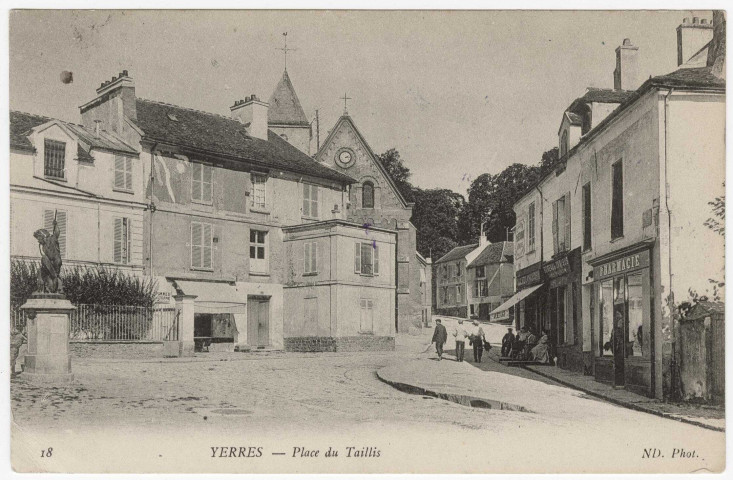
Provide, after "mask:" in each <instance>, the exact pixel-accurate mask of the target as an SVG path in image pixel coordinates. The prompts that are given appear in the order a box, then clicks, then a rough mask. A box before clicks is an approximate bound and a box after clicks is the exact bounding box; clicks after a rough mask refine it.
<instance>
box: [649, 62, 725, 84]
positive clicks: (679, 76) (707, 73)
mask: <svg viewBox="0 0 733 480" xmlns="http://www.w3.org/2000/svg"><path fill="white" fill-rule="evenodd" d="M648 81H649V82H651V83H652V84H653V85H657V86H665V87H686V88H711V87H712V88H725V79H723V78H719V77H716V76H715V75H713V74H712V72H711V69H710V67H698V68H680V69H679V70H675V71H674V72H672V73H668V74H666V75H659V76H657V77H652V78H650V79H649V80H648Z"/></svg>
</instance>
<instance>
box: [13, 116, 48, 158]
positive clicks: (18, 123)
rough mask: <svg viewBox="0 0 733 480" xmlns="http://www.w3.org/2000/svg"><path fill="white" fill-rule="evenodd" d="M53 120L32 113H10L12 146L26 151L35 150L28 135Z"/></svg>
mask: <svg viewBox="0 0 733 480" xmlns="http://www.w3.org/2000/svg"><path fill="white" fill-rule="evenodd" d="M51 120H53V119H52V118H49V117H44V116H41V115H33V114H32V113H25V112H17V111H14V110H11V111H10V146H11V147H14V148H21V149H25V150H33V144H32V143H31V141H30V140H29V139H28V134H29V133H30V131H31V130H32V129H34V128H35V127H37V126H38V125H43V124H44V123H46V122H50V121H51Z"/></svg>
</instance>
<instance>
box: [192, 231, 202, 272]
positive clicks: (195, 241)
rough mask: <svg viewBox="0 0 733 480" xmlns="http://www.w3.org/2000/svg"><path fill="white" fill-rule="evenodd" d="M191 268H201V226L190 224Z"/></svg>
mask: <svg viewBox="0 0 733 480" xmlns="http://www.w3.org/2000/svg"><path fill="white" fill-rule="evenodd" d="M191 266H192V267H195V268H201V224H200V223H192V224H191Z"/></svg>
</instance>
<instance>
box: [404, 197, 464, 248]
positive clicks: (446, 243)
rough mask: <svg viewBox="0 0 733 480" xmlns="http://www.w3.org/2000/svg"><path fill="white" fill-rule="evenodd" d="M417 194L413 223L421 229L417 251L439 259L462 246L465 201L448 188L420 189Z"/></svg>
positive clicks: (419, 230) (418, 231)
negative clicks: (462, 215) (461, 233)
mask: <svg viewBox="0 0 733 480" xmlns="http://www.w3.org/2000/svg"><path fill="white" fill-rule="evenodd" d="M413 193H414V201H415V206H414V207H413V210H412V224H413V225H415V228H417V251H418V252H420V254H421V255H423V256H425V257H432V258H433V260H436V259H438V258H440V257H442V256H443V255H445V254H446V253H448V252H449V251H450V250H451V249H453V248H454V247H456V246H457V245H458V244H459V242H458V240H459V238H460V232H459V229H458V216H459V214H460V212H461V210H462V208H463V206H464V203H465V200H464V198H463V196H462V195H460V194H457V193H455V192H453V191H451V190H446V189H432V190H422V189H419V188H416V189H414V190H413Z"/></svg>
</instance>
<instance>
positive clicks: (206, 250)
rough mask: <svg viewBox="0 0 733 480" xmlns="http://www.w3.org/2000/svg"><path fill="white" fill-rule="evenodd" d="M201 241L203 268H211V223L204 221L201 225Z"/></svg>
mask: <svg viewBox="0 0 733 480" xmlns="http://www.w3.org/2000/svg"><path fill="white" fill-rule="evenodd" d="M202 230H203V232H202V233H203V241H202V246H201V250H202V253H203V261H202V265H201V266H202V267H203V268H211V225H209V224H207V223H205V224H204V225H203V228H202Z"/></svg>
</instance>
